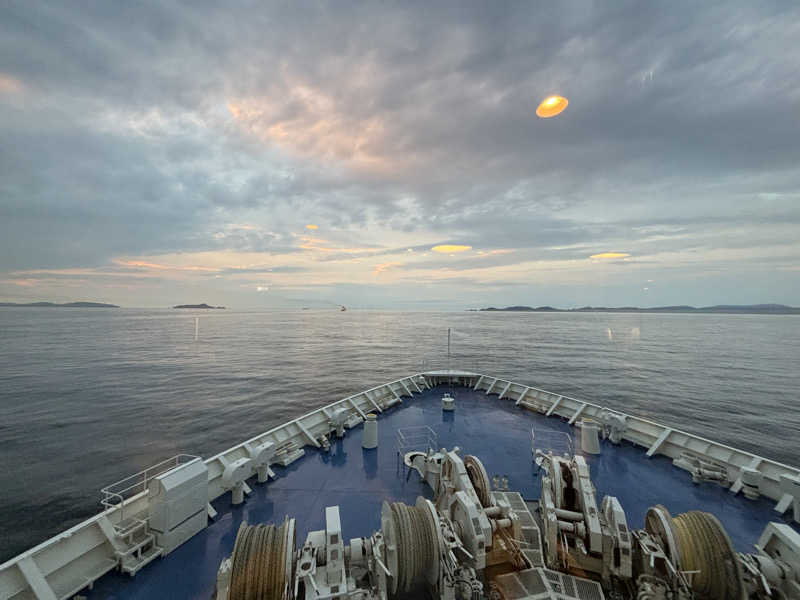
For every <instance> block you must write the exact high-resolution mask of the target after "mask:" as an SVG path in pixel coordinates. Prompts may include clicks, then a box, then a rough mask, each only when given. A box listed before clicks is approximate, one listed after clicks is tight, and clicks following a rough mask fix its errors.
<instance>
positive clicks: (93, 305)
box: [0, 302, 119, 308]
mask: <svg viewBox="0 0 800 600" xmlns="http://www.w3.org/2000/svg"><path fill="white" fill-rule="evenodd" d="M0 306H17V307H36V308H119V306H117V305H116V304H104V303H102V302H65V303H64V304H57V303H55V302H27V303H19V302H0Z"/></svg>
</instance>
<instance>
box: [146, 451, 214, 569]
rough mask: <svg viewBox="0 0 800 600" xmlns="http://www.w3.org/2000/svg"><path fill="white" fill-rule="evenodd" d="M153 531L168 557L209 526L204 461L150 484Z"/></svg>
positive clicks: (186, 465) (170, 472)
mask: <svg viewBox="0 0 800 600" xmlns="http://www.w3.org/2000/svg"><path fill="white" fill-rule="evenodd" d="M148 494H149V500H150V530H151V531H152V532H153V533H155V534H156V543H157V544H158V545H159V546H161V547H162V548H163V549H164V554H168V553H169V552H171V551H172V550H174V549H175V548H177V547H178V546H180V545H181V544H182V543H183V542H185V541H186V540H188V539H189V538H190V537H192V536H193V535H195V534H196V533H199V532H200V531H202V530H203V529H205V527H206V525H207V524H208V513H207V512H206V505H207V504H208V467H206V464H205V463H204V462H203V460H202V459H200V458H196V459H194V460H192V461H191V462H188V463H186V464H182V465H179V466H177V467H175V468H174V469H172V470H170V471H167V472H166V473H163V474H161V475H158V476H157V477H154V478H153V479H151V480H150V482H149V483H148Z"/></svg>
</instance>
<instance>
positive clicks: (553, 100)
mask: <svg viewBox="0 0 800 600" xmlns="http://www.w3.org/2000/svg"><path fill="white" fill-rule="evenodd" d="M567 104H569V100H567V99H566V98H564V97H563V96H549V97H548V98H545V99H544V100H543V101H542V103H541V104H540V105H539V108H537V109H536V114H537V115H538V116H539V117H541V118H542V119H549V118H550V117H555V116H556V115H558V114H561V113H562V112H564V109H565V108H567Z"/></svg>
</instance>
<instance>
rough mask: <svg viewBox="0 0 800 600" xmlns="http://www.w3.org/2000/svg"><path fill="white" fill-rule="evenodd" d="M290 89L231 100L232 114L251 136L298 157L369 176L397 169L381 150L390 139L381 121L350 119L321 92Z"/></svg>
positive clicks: (290, 86) (299, 84)
mask: <svg viewBox="0 0 800 600" xmlns="http://www.w3.org/2000/svg"><path fill="white" fill-rule="evenodd" d="M287 83H288V90H287V89H284V88H282V87H279V88H276V89H275V90H274V91H273V92H272V93H271V94H268V95H264V96H258V97H247V98H236V99H231V100H229V101H228V104H227V105H228V111H230V113H231V115H233V118H234V119H235V120H236V121H237V122H239V123H240V124H241V125H242V126H243V127H245V128H246V129H247V130H248V131H249V132H250V133H252V134H254V135H256V136H257V137H259V138H261V139H262V140H264V141H269V142H271V143H274V144H277V145H278V146H280V147H282V148H285V149H287V150H290V151H292V152H293V153H297V154H301V155H305V156H314V157H317V158H321V159H325V160H327V159H333V160H338V161H344V162H348V163H350V164H351V165H352V166H355V167H357V168H363V169H368V170H379V171H385V170H391V169H392V167H393V165H391V164H390V163H389V161H388V159H387V158H386V157H385V156H384V155H383V152H382V150H381V147H382V146H383V142H384V138H385V137H386V133H385V127H384V124H383V120H382V119H381V118H380V117H378V116H359V115H353V114H349V113H348V112H347V111H346V110H345V109H344V108H343V107H342V106H340V105H339V104H337V101H336V99H335V98H334V97H333V96H331V95H329V94H327V93H325V92H324V91H322V90H321V89H318V88H315V87H312V86H310V85H307V84H305V83H302V82H298V81H292V82H287ZM287 106H291V107H292V110H286V107H287Z"/></svg>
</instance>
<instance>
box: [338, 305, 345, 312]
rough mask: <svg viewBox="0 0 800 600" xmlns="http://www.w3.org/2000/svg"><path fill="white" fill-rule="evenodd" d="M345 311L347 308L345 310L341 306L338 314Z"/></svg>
mask: <svg viewBox="0 0 800 600" xmlns="http://www.w3.org/2000/svg"><path fill="white" fill-rule="evenodd" d="M346 310H347V308H345V306H344V305H342V306H341V307H340V308H339V311H340V312H344V311H346Z"/></svg>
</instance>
